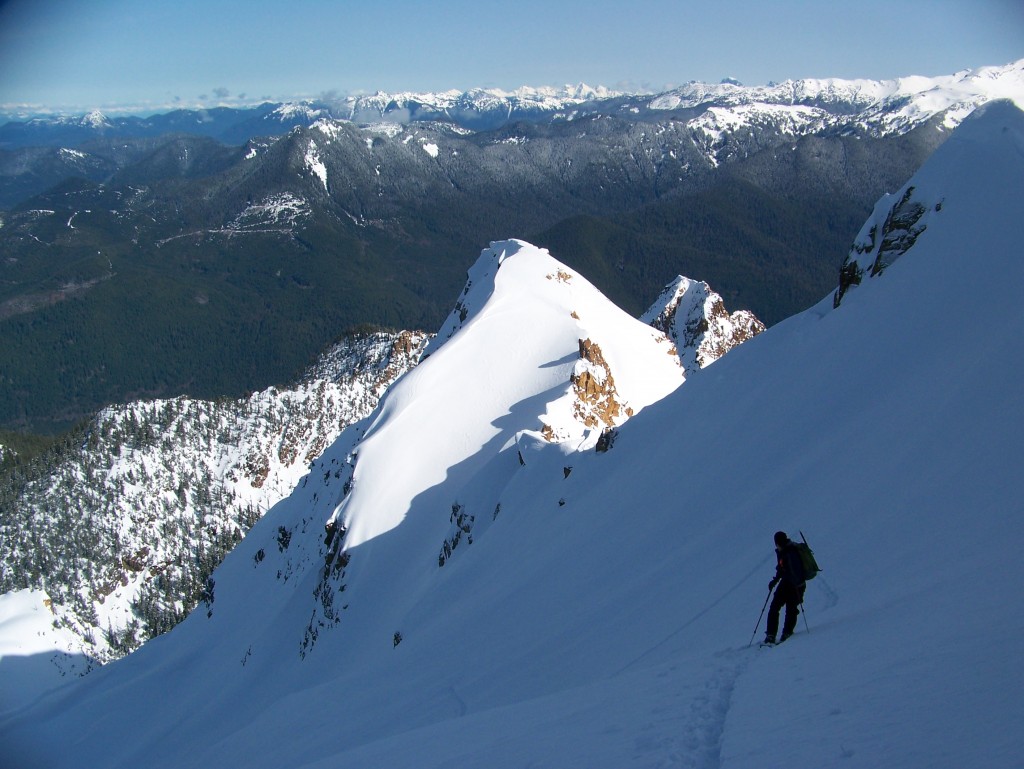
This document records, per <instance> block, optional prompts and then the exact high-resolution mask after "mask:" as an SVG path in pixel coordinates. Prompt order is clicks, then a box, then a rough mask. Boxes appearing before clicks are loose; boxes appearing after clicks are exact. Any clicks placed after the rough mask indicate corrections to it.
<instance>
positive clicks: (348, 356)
mask: <svg viewBox="0 0 1024 769" xmlns="http://www.w3.org/2000/svg"><path fill="white" fill-rule="evenodd" d="M426 341H427V336H426V335H425V334H422V333H411V332H401V333H384V332H379V333H373V334H365V335H360V336H355V337H350V338H346V339H344V340H342V341H341V342H339V343H338V344H337V345H335V346H333V347H332V348H331V349H329V350H328V351H327V352H325V353H324V355H323V356H321V358H320V359H319V360H318V361H317V362H316V363H315V364H314V365H313V366H312V367H311V368H310V370H309V371H308V372H306V374H305V375H304V376H303V377H302V378H301V379H300V381H299V382H298V383H296V384H295V385H294V386H291V387H285V388H270V389H267V390H264V391H261V392H258V393H254V394H253V395H251V396H250V397H248V398H243V399H222V400H218V401H203V400H198V399H192V398H184V397H182V398H176V399H173V400H157V401H137V402H134V403H130V404H126V405H120V406H112V407H110V408H107V409H105V410H104V411H102V412H101V413H100V414H98V415H97V416H96V417H95V418H94V419H93V420H92V421H91V422H90V423H89V424H88V425H87V427H86V428H85V429H84V430H83V431H81V432H80V433H76V434H74V435H73V436H72V437H71V438H70V439H69V440H68V442H67V445H65V446H63V447H61V449H60V450H59V451H55V452H53V453H51V454H50V455H48V456H47V457H46V460H47V462H46V464H45V466H42V467H40V466H35V467H30V468H27V469H25V470H23V471H22V473H21V477H20V478H19V479H17V480H18V481H19V482H12V485H11V487H10V488H7V487H3V488H0V506H2V508H3V510H4V516H3V518H2V521H0V531H2V534H3V536H2V537H0V593H8V592H11V591H14V590H17V589H22V590H33V591H35V592H36V595H35V596H34V597H31V596H22V598H21V599H20V601H21V602H22V605H24V602H25V601H29V602H30V603H31V604H32V605H33V606H34V607H36V609H38V608H39V607H41V606H42V605H43V603H44V602H45V605H46V608H47V609H48V611H46V614H47V615H48V616H49V617H50V620H51V622H52V624H53V626H54V628H56V629H57V631H58V632H57V634H56V635H55V636H54V638H53V639H52V642H53V649H54V650H56V651H58V652H59V654H58V656H57V657H55V658H54V665H55V667H56V669H57V670H59V671H60V672H62V673H70V672H74V673H83V672H87V671H88V670H89V669H90V668H91V667H92V666H93V665H94V664H95V663H96V662H105V661H108V660H110V659H114V658H117V657H120V656H123V655H124V654H127V653H128V652H131V651H133V650H134V649H136V648H138V646H139V645H141V644H142V643H144V642H145V641H147V640H148V639H150V638H152V637H154V636H156V635H158V634H160V633H162V632H165V631H166V630H168V629H169V628H171V627H173V626H174V624H176V623H177V622H179V621H180V620H181V619H182V618H183V617H184V616H185V615H186V614H187V613H188V612H189V611H191V610H192V608H193V607H194V606H195V605H196V604H197V603H198V602H199V601H200V599H201V598H202V596H203V595H205V591H206V587H205V583H206V579H207V577H208V576H209V575H210V573H211V572H212V571H213V569H214V568H215V567H216V566H217V564H218V563H220V561H221V559H222V558H223V557H224V554H225V553H226V552H228V551H229V550H230V549H231V548H232V547H233V546H234V545H235V544H236V543H237V542H238V541H239V540H240V539H241V538H242V536H243V535H244V534H245V532H246V531H248V530H249V528H250V527H251V526H252V525H253V523H255V522H256V521H257V520H259V518H260V516H261V515H262V514H263V513H264V512H265V511H266V510H267V509H269V508H270V507H273V506H274V505H275V504H276V503H277V502H278V501H280V500H281V499H282V498H284V497H286V496H288V494H290V493H291V491H292V490H293V489H294V488H295V486H296V484H297V483H298V482H299V479H300V478H301V477H302V476H303V475H305V474H306V472H307V471H308V468H309V464H310V462H312V461H313V459H315V458H316V457H318V456H319V455H320V453H321V452H322V451H323V450H324V448H325V447H326V446H328V445H329V444H331V443H333V442H334V440H335V439H336V438H337V437H338V435H339V434H340V432H341V431H342V430H343V429H344V428H346V427H348V426H349V425H353V424H355V423H357V422H359V420H361V419H364V418H365V417H367V416H368V415H369V414H370V413H371V412H372V411H373V409H374V407H375V406H376V405H377V401H378V400H379V398H380V396H381V395H382V394H383V393H384V391H385V390H386V389H387V388H388V386H390V384H391V383H392V382H394V381H395V380H396V379H398V378H399V377H400V376H401V375H402V374H404V373H405V372H406V371H408V370H409V369H411V368H412V367H413V366H415V364H416V363H417V361H418V360H419V356H420V354H421V353H422V351H423V348H424V346H425V344H426ZM4 600H5V599H4V598H0V601H4ZM0 635H3V634H2V633H0ZM36 635H37V636H38V634H36ZM69 639H71V640H69ZM33 651H38V649H34V650H33Z"/></svg>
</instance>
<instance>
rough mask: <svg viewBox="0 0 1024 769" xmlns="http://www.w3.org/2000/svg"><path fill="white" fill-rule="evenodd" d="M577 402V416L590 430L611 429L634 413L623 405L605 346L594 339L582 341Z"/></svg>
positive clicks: (576, 374)
mask: <svg viewBox="0 0 1024 769" xmlns="http://www.w3.org/2000/svg"><path fill="white" fill-rule="evenodd" d="M571 381H572V385H573V391H574V393H575V395H576V403H575V405H574V407H573V416H574V417H575V418H576V419H577V420H579V421H580V422H581V423H582V424H584V425H585V426H587V427H591V428H593V427H610V426H612V425H614V424H615V423H616V422H617V421H618V420H619V419H620V418H621V417H622V416H623V415H625V416H627V417H629V416H632V415H633V410H632V409H631V408H629V407H628V406H624V405H623V404H622V403H620V402H619V395H618V392H617V391H616V389H615V377H613V376H612V372H611V369H610V368H609V366H608V362H607V361H606V360H605V359H604V355H603V354H602V353H601V347H600V345H598V344H597V343H596V342H594V341H591V340H590V339H581V340H580V360H579V362H578V363H577V364H576V368H575V369H574V370H573V373H572V377H571Z"/></svg>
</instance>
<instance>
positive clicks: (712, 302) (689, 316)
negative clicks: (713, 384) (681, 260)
mask: <svg viewBox="0 0 1024 769" xmlns="http://www.w3.org/2000/svg"><path fill="white" fill-rule="evenodd" d="M640 320H642V321H643V322H645V323H649V324H650V325H652V326H654V327H655V328H656V329H659V330H660V331H662V332H664V333H665V335H666V336H668V338H669V339H671V340H672V341H673V342H674V343H675V345H676V349H677V350H678V352H679V359H680V361H681V362H682V364H683V368H684V369H685V370H686V374H687V376H689V375H691V374H693V373H695V372H697V371H699V370H700V369H702V368H704V367H705V366H708V365H710V364H711V363H714V362H715V361H716V360H718V359H719V358H721V357H722V356H723V355H725V354H726V353H727V352H728V351H729V350H731V349H732V348H733V347H736V346H737V345H739V344H742V343H743V342H746V341H747V340H749V339H751V338H753V337H754V336H756V335H757V334H760V333H761V332H762V331H764V328H765V326H764V324H763V323H762V322H761V321H760V320H758V319H757V317H755V316H754V314H753V313H752V312H750V311H749V310H737V311H736V312H733V313H729V311H728V310H726V309H725V302H724V301H723V300H722V297H721V296H720V295H719V294H717V293H715V292H714V291H712V290H711V286H709V285H708V284H707V283H705V282H703V281H700V282H697V281H694V280H690V279H689V278H685V277H683V276H682V275H680V276H678V277H677V278H676V279H675V280H674V281H672V282H671V283H669V284H668V285H667V286H665V288H664V290H663V291H662V292H661V295H660V296H659V297H658V298H657V299H656V300H655V302H654V304H653V305H651V307H650V309H648V310H647V312H645V313H644V314H643V315H642V316H641V318H640Z"/></svg>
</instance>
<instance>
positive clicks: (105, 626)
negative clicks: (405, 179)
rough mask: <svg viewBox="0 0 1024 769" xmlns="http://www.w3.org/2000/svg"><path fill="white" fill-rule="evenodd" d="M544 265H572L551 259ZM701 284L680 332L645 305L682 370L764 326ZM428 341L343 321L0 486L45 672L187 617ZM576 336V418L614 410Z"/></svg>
mask: <svg viewBox="0 0 1024 769" xmlns="http://www.w3.org/2000/svg"><path fill="white" fill-rule="evenodd" d="M276 215H277V214H275V216H276ZM485 261H486V260H485ZM481 270H485V271H486V266H484V267H481V266H478V267H477V268H476V269H475V270H474V273H473V275H474V278H473V279H472V280H471V285H472V283H473V282H474V281H475V282H476V283H479V282H480V280H479V275H477V273H479V272H480V271H481ZM553 275H554V279H555V280H556V281H559V282H569V281H570V280H571V275H570V273H568V272H567V271H565V269H564V268H562V267H559V268H558V269H556V270H555V272H554V273H553ZM691 284H692V285H698V284H696V283H694V282H692V281H689V280H688V279H687V278H684V277H682V276H680V277H678V278H677V279H676V281H675V283H674V284H673V285H691ZM699 285H700V286H701V287H703V289H704V291H705V292H706V293H707V294H708V296H709V298H708V299H707V301H706V303H705V304H702V305H700V306H697V305H695V304H694V303H693V302H690V305H689V306H688V308H687V312H688V323H689V330H688V332H687V334H686V335H683V336H680V335H679V334H677V333H676V331H675V328H674V327H673V325H672V324H673V320H672V318H673V316H674V313H675V311H676V307H677V305H678V304H679V302H678V299H677V300H676V301H674V302H668V303H666V301H664V298H663V300H661V301H659V303H658V304H656V305H655V307H653V308H652V309H651V311H649V312H648V313H647V315H645V318H646V317H648V316H650V318H652V319H655V318H657V322H656V323H654V324H653V325H655V326H656V327H658V328H661V329H663V330H666V331H667V333H668V335H669V336H670V337H671V339H672V341H673V342H675V346H674V347H673V346H672V345H671V344H670V343H669V342H667V341H666V340H664V339H662V338H661V337H657V338H658V339H659V340H661V341H662V342H664V343H665V346H666V349H668V350H671V351H672V352H673V353H678V355H679V358H680V362H681V363H682V364H683V365H684V366H689V368H688V369H687V373H688V374H689V373H692V372H693V371H696V370H698V369H699V368H701V367H703V366H706V365H709V364H710V363H712V362H713V361H714V360H716V359H717V358H719V357H721V356H722V355H724V354H725V353H726V352H727V351H728V350H729V349H731V348H732V347H734V346H736V345H737V344H740V343H741V342H743V341H745V340H746V339H747V338H749V337H750V336H752V335H753V333H756V332H757V331H758V330H763V328H764V326H763V324H761V323H760V322H759V321H757V319H756V318H753V316H752V315H751V314H750V313H749V312H746V311H741V312H739V313H736V314H734V316H733V317H743V318H745V319H749V320H748V321H747V322H746V323H745V324H743V328H742V330H741V331H740V332H739V333H737V332H736V331H735V330H734V329H733V328H732V327H731V326H730V325H729V318H730V316H729V314H728V312H727V311H726V310H725V309H724V307H723V305H722V301H721V298H720V297H718V295H717V294H714V293H713V292H711V291H710V289H709V288H708V287H707V284H706V283H701V284H699ZM480 290H481V289H480V288H479V286H478V287H477V288H476V289H474V290H473V291H472V292H471V291H470V290H469V288H468V287H467V291H466V294H465V295H464V296H463V297H462V298H460V300H459V302H458V304H457V306H456V310H455V312H454V313H453V318H456V319H458V318H463V317H468V316H469V314H470V310H469V307H470V305H471V304H472V303H473V302H474V301H476V302H479V301H480V296H479V292H480ZM692 293H693V292H691V295H692ZM705 313H706V314H705ZM453 322H454V321H453ZM459 322H460V323H461V322H462V321H459ZM644 322H647V321H646V320H645V321H644ZM659 323H660V325H659ZM723 323H724V324H725V326H724V327H723ZM444 333H446V334H447V335H448V336H450V335H451V334H452V333H454V328H451V329H447V331H445V332H444ZM584 341H586V342H587V343H586V344H584ZM426 344H427V336H426V335H424V334H422V333H410V332H402V333H397V334H394V333H375V334H369V335H362V336H356V337H353V338H350V339H346V340H344V341H343V342H340V343H339V344H337V345H335V346H334V347H332V348H331V349H330V350H328V351H327V352H325V353H324V354H323V355H322V356H320V358H319V359H318V361H317V362H316V363H315V364H314V365H313V366H312V367H310V369H309V370H308V371H307V372H306V373H305V374H304V376H303V377H302V378H301V380H300V382H299V383H298V384H296V385H295V386H293V387H285V388H271V389H268V390H265V391H262V392H259V393H255V394H253V395H252V396H251V397H249V398H245V399H240V400H235V399H222V400H218V401H213V402H211V401H203V400H196V399H191V398H177V399H174V400H158V401H139V402H134V403H130V404H127V405H122V406H115V407H111V408H108V409H105V410H104V411H103V412H102V413H100V414H99V415H98V416H97V417H96V418H95V419H93V420H92V422H91V423H90V424H89V426H88V427H87V428H86V429H85V431H84V432H83V433H82V434H81V435H76V436H74V438H73V439H72V441H71V442H70V443H69V445H68V446H65V447H64V448H63V449H62V450H61V451H59V452H55V453H54V455H53V456H50V457H48V462H49V464H47V465H46V466H45V467H43V468H41V469H38V468H37V469H38V472H35V473H34V474H33V473H31V472H29V473H28V474H27V476H26V477H24V478H23V479H21V482H20V483H14V484H12V487H11V488H5V487H3V486H0V502H2V504H3V507H4V508H5V509H7V510H8V511H10V512H9V513H8V514H7V515H6V516H5V518H4V523H3V525H2V530H3V534H4V536H3V540H2V544H0V593H3V592H9V591H14V590H15V589H17V588H20V589H22V590H31V591H34V594H33V595H27V594H25V595H21V596H20V597H18V598H16V599H15V598H10V599H9V600H10V601H12V602H13V603H12V604H11V605H16V606H20V607H22V609H21V610H20V611H21V613H24V611H27V610H26V609H25V607H26V606H31V608H32V611H33V612H40V613H41V614H44V615H46V616H50V617H51V618H52V621H53V625H54V627H55V628H57V631H58V632H57V633H56V634H53V633H50V632H47V633H44V634H43V635H52V636H53V637H52V639H51V641H52V649H53V650H54V651H56V652H57V656H55V657H54V660H53V662H54V668H55V672H60V673H61V674H65V675H66V674H70V673H75V674H84V673H87V672H89V671H90V670H91V669H93V667H94V666H95V664H96V663H103V662H107V661H110V660H111V659H116V658H118V657H121V656H124V655H125V654H127V653H129V652H131V651H133V650H134V649H136V648H138V647H139V646H140V645H141V644H142V643H144V642H146V641H148V640H149V639H151V638H153V637H155V636H157V635H159V634H160V633H163V632H166V631H167V630H169V629H170V628H171V627H173V626H174V625H175V624H177V622H179V621H180V620H181V619H182V618H184V616H185V614H187V613H188V612H189V611H191V610H192V609H193V608H194V607H195V605H196V604H197V603H198V602H199V601H200V600H202V598H203V597H204V596H205V595H207V587H206V579H207V577H208V576H209V575H210V573H211V572H212V571H213V569H214V567H215V566H216V565H217V564H218V563H219V562H220V561H221V559H222V558H223V555H224V554H225V553H226V552H227V551H228V550H230V549H231V548H232V547H233V546H234V545H235V543H236V542H237V541H238V540H240V539H241V537H242V536H243V535H244V534H245V532H246V531H248V529H249V528H250V527H251V526H252V525H253V523H254V522H255V521H256V520H258V519H259V517H260V516H261V515H262V514H263V512H265V511H266V510H267V509H269V508H270V507H272V506H273V505H274V504H276V503H277V502H278V501H280V500H281V499H282V498H283V497H285V496H287V495H288V494H289V493H290V492H291V491H292V490H293V489H294V487H295V486H296V484H297V483H298V482H299V480H300V478H301V477H302V476H303V475H304V474H305V473H306V472H307V471H308V469H309V466H310V463H311V462H313V461H314V460H316V459H317V458H318V457H319V455H320V454H321V452H322V451H323V450H324V448H325V447H326V446H328V445H329V444H331V443H333V442H334V440H335V439H336V438H337V437H338V435H339V433H340V432H341V430H342V429H344V428H346V427H347V426H349V425H353V424H355V423H357V422H359V420H361V419H363V418H365V417H367V416H368V415H369V414H370V413H371V412H372V410H373V408H374V407H375V406H376V404H377V401H378V399H379V398H380V396H381V395H382V394H383V393H384V391H385V390H386V389H387V388H388V387H389V386H390V385H391V383H393V382H394V381H396V380H397V379H398V377H399V376H401V375H402V374H404V373H405V372H406V371H408V370H410V369H411V368H412V367H413V366H414V365H415V364H416V362H417V361H418V360H419V357H420V355H421V354H422V352H423V350H424V348H425V347H426ZM580 344H581V348H580V349H581V356H580V360H579V361H578V362H577V364H576V368H577V369H578V370H577V371H575V372H574V374H573V383H574V387H575V391H576V392H577V399H576V401H575V402H574V405H573V409H574V411H575V412H576V413H577V414H578V415H579V417H580V418H581V419H582V421H583V423H584V424H585V425H586V426H587V427H589V428H603V427H610V426H613V425H615V424H617V423H619V422H621V421H622V420H624V419H625V418H626V417H627V416H628V415H629V414H631V413H632V405H631V402H630V401H628V400H622V398H621V394H620V393H619V391H618V389H617V387H616V384H615V380H614V377H613V375H612V373H611V371H610V370H609V368H608V363H607V361H606V360H605V359H604V357H603V355H602V352H601V347H600V346H599V345H598V344H596V343H590V341H589V340H580ZM435 348H436V345H435ZM669 368H670V369H671V370H672V371H673V372H675V368H676V367H673V366H669ZM676 373H678V372H676ZM354 429H357V430H358V429H359V428H354ZM543 430H544V432H545V434H546V435H547V436H548V437H549V438H550V437H554V436H555V435H559V436H564V435H565V431H564V430H563V429H562V427H560V426H558V425H557V424H555V423H550V422H545V424H544V426H543ZM2 456H3V455H2V447H0V458H2ZM72 517H73V519H72ZM83 534H84V536H83ZM282 541H283V540H282ZM4 600H5V599H4V598H2V597H0V602H3V601H4ZM37 635H38V634H37ZM68 639H72V640H70V641H69V640H68ZM37 647H38V648H37ZM29 648H31V650H32V652H33V653H36V652H38V651H41V650H42V649H45V648H46V646H45V644H44V643H42V641H40V642H39V643H38V644H37V645H36V646H32V647H29Z"/></svg>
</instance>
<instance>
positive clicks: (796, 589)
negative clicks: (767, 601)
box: [764, 531, 807, 644]
mask: <svg viewBox="0 0 1024 769" xmlns="http://www.w3.org/2000/svg"><path fill="white" fill-rule="evenodd" d="M775 555H776V558H777V560H778V564H777V565H776V567H775V576H774V577H773V578H772V580H771V582H769V583H768V589H769V590H771V589H772V588H774V587H775V586H776V585H778V587H777V588H776V590H775V596H774V597H773V598H772V605H771V607H770V608H769V610H768V626H767V634H766V635H765V637H764V642H765V643H766V644H773V643H775V634H776V632H778V629H779V612H781V611H782V607H783V606H785V607H786V620H785V622H784V623H783V625H782V638H780V639H779V643H782V642H783V641H785V640H786V639H787V638H789V637H790V636H791V635H793V630H794V629H795V628H796V618H797V615H798V614H799V613H800V604H802V603H803V602H804V589H805V588H806V587H807V584H806V582H805V580H804V567H803V564H802V562H801V561H800V554H799V553H798V552H797V549H796V545H795V544H794V543H793V542H792V541H791V540H790V539H789V537H788V536H786V532H784V531H777V532H775Z"/></svg>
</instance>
